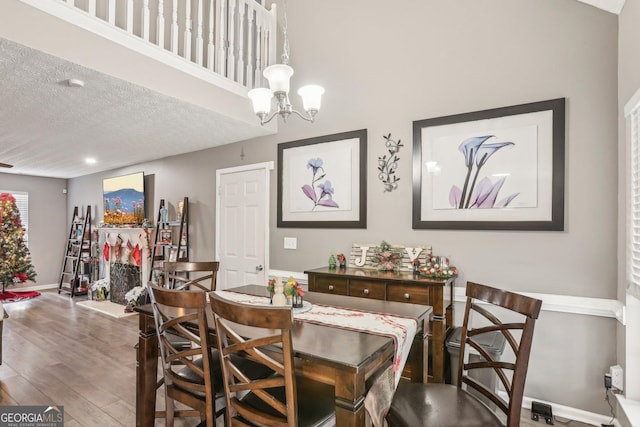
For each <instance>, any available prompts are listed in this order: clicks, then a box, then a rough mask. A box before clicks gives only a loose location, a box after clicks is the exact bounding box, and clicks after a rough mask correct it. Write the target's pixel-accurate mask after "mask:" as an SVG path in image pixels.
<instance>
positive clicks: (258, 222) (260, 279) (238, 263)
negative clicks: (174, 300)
mask: <svg viewBox="0 0 640 427" xmlns="http://www.w3.org/2000/svg"><path fill="white" fill-rule="evenodd" d="M273 168H274V164H273V162H266V163H258V164H253V165H247V166H239V167H234V168H227V169H220V170H217V171H216V186H217V191H216V239H215V241H216V259H217V260H218V261H220V269H219V271H218V279H217V283H218V289H228V288H232V287H235V286H240V285H247V284H259V285H264V284H266V282H267V278H268V266H269V175H270V171H271V170H273Z"/></svg>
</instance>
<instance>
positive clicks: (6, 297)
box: [0, 291, 40, 302]
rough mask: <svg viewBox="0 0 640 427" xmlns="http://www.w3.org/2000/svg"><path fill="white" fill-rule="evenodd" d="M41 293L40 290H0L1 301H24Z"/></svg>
mask: <svg viewBox="0 0 640 427" xmlns="http://www.w3.org/2000/svg"><path fill="white" fill-rule="evenodd" d="M38 295H40V292H37V291H24V292H18V291H4V292H0V301H2V302H16V301H23V300H26V299H31V298H35V297H37V296H38Z"/></svg>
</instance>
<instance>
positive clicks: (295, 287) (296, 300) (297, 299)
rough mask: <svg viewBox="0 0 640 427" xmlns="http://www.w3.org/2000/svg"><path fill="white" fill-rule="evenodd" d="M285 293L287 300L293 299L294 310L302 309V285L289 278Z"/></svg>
mask: <svg viewBox="0 0 640 427" xmlns="http://www.w3.org/2000/svg"><path fill="white" fill-rule="evenodd" d="M284 293H285V294H286V295H287V298H290V299H291V306H292V307H293V308H301V307H302V306H303V304H304V299H303V297H304V290H303V289H302V285H301V284H300V283H299V282H298V281H296V280H295V279H294V278H293V277H289V280H287V283H286V285H285V287H284Z"/></svg>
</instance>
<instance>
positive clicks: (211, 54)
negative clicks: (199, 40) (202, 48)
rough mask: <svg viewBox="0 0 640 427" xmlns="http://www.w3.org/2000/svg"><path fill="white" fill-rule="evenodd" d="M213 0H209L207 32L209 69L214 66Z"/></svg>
mask: <svg viewBox="0 0 640 427" xmlns="http://www.w3.org/2000/svg"><path fill="white" fill-rule="evenodd" d="M214 8H215V1H214V0H211V1H210V2H209V27H208V28H209V32H208V34H207V68H208V69H209V70H211V71H213V70H214V68H213V67H214V66H215V61H214V57H215V54H216V46H215V42H214V40H213V37H214V35H213V34H214V31H215V25H214V22H213V19H214V16H215V10H214Z"/></svg>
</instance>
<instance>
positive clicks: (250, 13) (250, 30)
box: [245, 5, 256, 87]
mask: <svg viewBox="0 0 640 427" xmlns="http://www.w3.org/2000/svg"><path fill="white" fill-rule="evenodd" d="M255 14H256V10H255V8H253V7H249V5H247V69H246V70H245V73H246V76H247V81H246V82H245V86H246V87H254V86H255V85H254V82H253V61H254V57H253V47H254V43H255V40H256V28H255V20H254V17H255Z"/></svg>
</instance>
